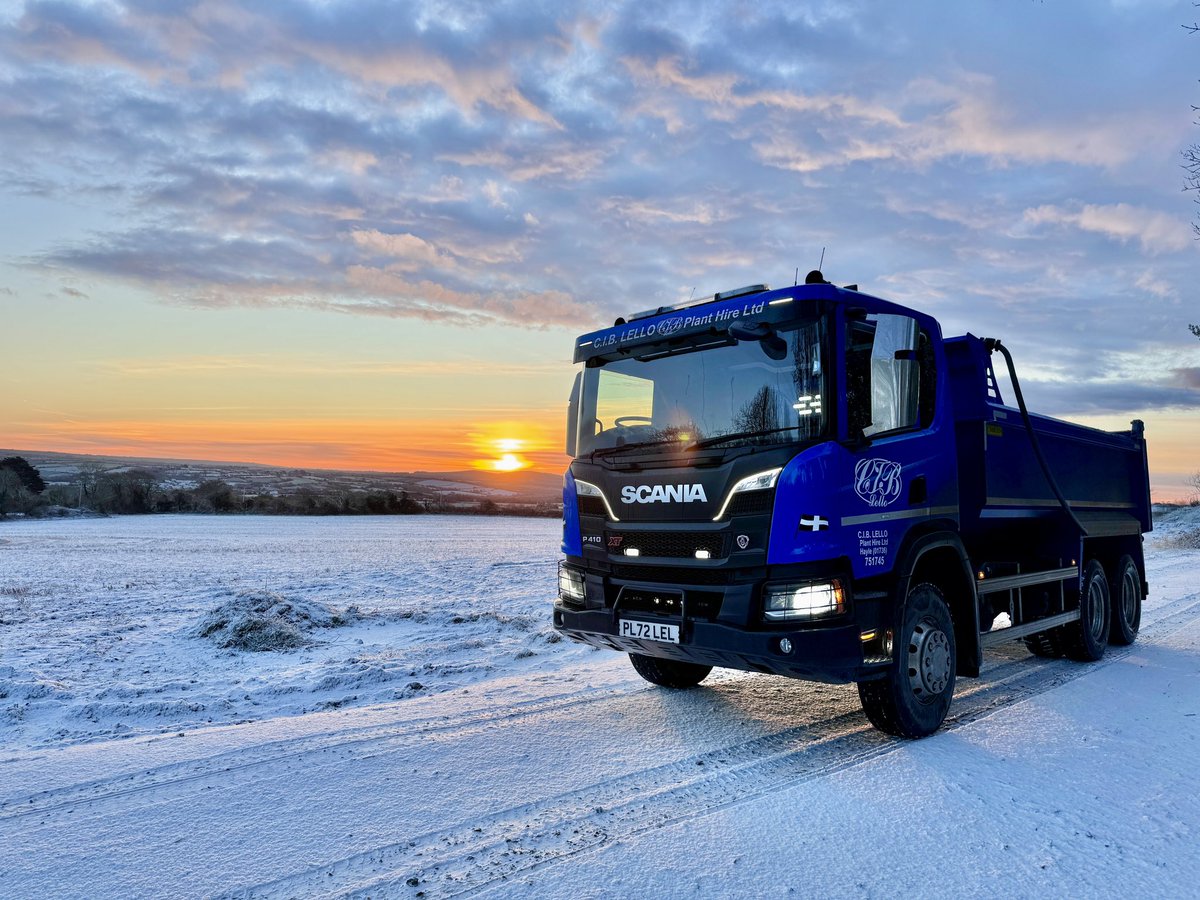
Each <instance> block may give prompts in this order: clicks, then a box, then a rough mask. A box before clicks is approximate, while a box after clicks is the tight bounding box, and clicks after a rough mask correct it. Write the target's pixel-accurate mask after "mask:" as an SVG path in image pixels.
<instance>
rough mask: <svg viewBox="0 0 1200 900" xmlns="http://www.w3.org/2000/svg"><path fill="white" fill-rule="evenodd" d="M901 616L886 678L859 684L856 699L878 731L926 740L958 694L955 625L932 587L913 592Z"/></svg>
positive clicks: (943, 602)
mask: <svg viewBox="0 0 1200 900" xmlns="http://www.w3.org/2000/svg"><path fill="white" fill-rule="evenodd" d="M900 618H901V621H900V626H899V627H898V628H897V629H896V642H895V649H894V650H893V654H892V655H893V659H892V662H891V665H890V666H889V667H888V674H887V676H886V677H884V678H881V679H879V680H877V681H860V682H859V683H858V697H859V699H860V700H861V701H862V708H863V712H865V713H866V714H867V718H868V719H869V720H870V722H871V724H872V725H874V726H875V727H876V728H878V729H879V730H880V731H885V732H887V733H888V734H894V735H896V736H897V737H905V738H919V737H925V735H927V734H933V733H934V732H935V731H937V730H938V728H939V727H940V726H941V724H942V721H943V720H944V719H945V718H946V712H947V711H948V710H949V709H950V700H951V698H952V697H953V696H954V678H955V674H956V671H957V669H956V661H955V655H956V648H955V644H954V623H953V621H952V620H951V619H950V609H949V608H948V607H947V606H946V600H945V598H943V597H942V592H941V591H940V590H938V589H937V587H935V586H934V585H932V584H919V585H917V586H916V587H915V588H913V589H912V590H911V591H909V593H908V599H907V600H906V601H905V603H904V610H903V612H902V614H901V617H900Z"/></svg>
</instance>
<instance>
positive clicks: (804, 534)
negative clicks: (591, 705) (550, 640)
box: [554, 272, 1148, 736]
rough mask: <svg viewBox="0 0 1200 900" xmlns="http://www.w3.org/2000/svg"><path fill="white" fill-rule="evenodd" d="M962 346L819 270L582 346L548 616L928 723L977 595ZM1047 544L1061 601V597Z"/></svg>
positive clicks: (648, 669) (676, 656)
mask: <svg viewBox="0 0 1200 900" xmlns="http://www.w3.org/2000/svg"><path fill="white" fill-rule="evenodd" d="M956 340H958V341H960V342H962V341H963V339H956ZM970 340H971V341H974V342H975V343H974V344H972V343H970V342H968V343H967V345H966V346H965V347H956V345H955V344H954V343H953V342H947V341H944V340H943V336H942V333H941V329H940V327H939V325H938V323H937V321H936V320H934V319H933V318H932V317H930V316H928V315H925V314H923V313H921V312H918V311H916V310H912V309H908V308H906V307H903V306H899V305H897V304H894V303H891V302H889V301H887V300H883V299H881V298H878V297H873V296H870V295H869V294H866V293H863V292H860V291H858V290H857V289H856V288H854V287H847V288H842V287H837V286H834V285H832V284H829V283H827V282H826V281H825V280H824V278H823V276H821V275H820V273H817V272H814V273H810V275H809V278H808V279H807V283H805V284H803V285H795V286H792V287H787V288H784V289H781V290H769V289H767V288H766V286H765V285H756V286H753V287H748V288H742V289H739V290H736V291H730V292H727V293H724V294H717V295H716V296H715V297H713V298H711V299H708V300H705V301H703V302H701V303H698V304H693V305H689V306H685V307H677V308H670V309H666V308H663V309H656V310H649V311H647V312H645V313H641V314H637V315H634V316H631V317H629V319H628V320H625V319H618V320H617V322H616V324H614V325H613V326H612V327H611V328H605V329H602V330H600V331H596V332H592V333H590V334H586V335H583V336H582V337H580V338H579V339H578V341H577V342H576V347H575V361H576V362H577V363H579V364H581V369H580V371H579V373H578V375H577V376H576V379H575V383H574V386H573V388H572V392H571V396H570V403H569V412H568V425H567V445H568V446H567V450H568V453H569V454H570V455H571V456H572V458H573V461H572V462H571V464H570V468H569V470H568V472H567V474H566V476H565V479H564V489H563V510H564V522H563V542H562V551H563V553H564V557H565V558H564V559H563V561H562V563H561V564H560V569H559V599H558V601H557V602H556V604H555V608H554V624H555V627H556V628H558V629H559V630H561V631H562V632H563V633H564V634H566V635H567V636H568V637H570V638H572V639H575V640H578V641H583V642H586V643H590V644H592V645H595V646H598V647H605V648H609V649H613V650H618V651H622V652H626V653H628V654H630V658H631V661H632V662H633V664H634V666H635V668H636V669H637V670H638V672H639V673H641V674H642V675H643V676H644V677H646V678H647V679H648V680H650V681H652V682H654V683H656V684H660V685H664V686H667V687H689V686H692V685H695V684H696V683H698V682H699V681H700V680H701V679H702V678H703V677H704V676H705V675H707V673H708V672H709V671H710V670H711V668H712V667H713V666H723V667H728V668H734V669H742V670H748V671H757V672H765V673H773V674H777V675H783V676H789V677H794V678H803V679H808V680H815V681H825V682H833V683H844V682H850V681H854V682H858V683H859V688H860V694H862V695H863V704H864V708H865V709H866V710H867V713H868V716H869V717H870V718H871V720H872V721H873V722H874V723H875V724H876V725H878V726H880V727H882V728H884V729H885V730H888V731H891V732H893V733H897V734H904V735H909V736H919V735H921V734H926V733H929V732H930V731H932V730H934V729H936V727H937V726H938V725H939V724H940V723H941V721H942V718H943V717H944V715H945V712H946V709H947V708H948V706H949V702H950V695H951V694H952V693H953V685H954V680H955V677H956V675H957V674H964V675H977V674H978V672H979V666H980V654H981V648H982V646H983V643H984V642H983V641H981V639H980V635H981V634H983V633H984V630H985V629H986V628H988V627H990V625H991V621H990V620H989V621H987V622H986V623H981V621H980V614H981V609H982V610H983V612H984V614H985V616H986V614H987V613H988V612H991V611H992V609H993V607H991V606H989V605H988V604H986V603H981V601H980V596H981V595H980V594H979V593H978V592H977V589H976V582H977V581H978V580H979V579H978V578H977V562H978V561H979V560H977V559H976V558H974V557H973V556H972V553H971V552H970V551H969V550H968V544H969V543H970V542H971V540H973V539H974V537H973V536H975V535H976V534H977V533H982V532H983V531H987V529H986V528H984V529H982V531H981V529H980V528H979V527H976V526H977V525H979V520H980V518H981V516H982V515H983V513H984V511H985V510H984V507H985V506H986V505H987V504H986V500H987V498H986V497H985V498H983V499H984V501H985V502H983V503H981V502H980V497H979V495H980V491H979V486H978V484H976V483H975V482H976V481H977V480H978V478H977V477H976V472H975V469H976V467H975V465H974V461H975V460H974V455H975V453H976V451H975V449H974V439H975V436H976V435H975V431H976V430H978V431H980V432H981V433H982V434H984V435H985V436H986V431H985V430H984V429H985V423H984V422H983V419H984V418H986V417H987V412H988V409H989V403H990V399H989V398H993V395H991V394H989V391H990V390H991V389H993V388H994V386H995V377H994V374H993V373H992V371H991V368H990V362H988V360H987V357H986V354H985V355H984V356H983V357H982V362H980V361H979V359H975V358H974V357H973V356H972V354H973V353H975V352H976V351H978V349H979V347H977V346H976V344H978V343H979V339H977V338H971V339H970ZM948 348H949V352H950V356H949V357H948V355H947V354H948ZM964 360H965V361H964ZM972 365H975V366H976V367H977V371H974V372H973V374H972V370H971V366H972ZM952 373H953V375H954V378H955V379H956V381H955V382H952V381H951V378H952ZM964 380H970V381H973V382H974V383H972V384H970V385H965V384H963V383H962V382H963V381H964ZM993 399H994V400H995V403H996V404H998V403H999V394H998V390H997V391H996V393H995V394H994V398H993ZM968 400H969V401H972V402H968ZM975 400H979V401H980V402H979V403H974V402H973V401H975ZM1014 412H1015V411H1014ZM975 418H978V420H979V421H978V422H977V423H975V422H974V419H975ZM964 419H967V420H971V421H972V425H970V426H968V428H967V431H964V427H963V425H964ZM1013 421H1014V422H1015V421H1016V418H1015V415H1014V419H1013ZM1050 421H1053V420H1050ZM976 424H977V425H978V428H977V429H975V430H971V429H972V428H973V426H974V425H976ZM988 424H994V423H991V422H990V421H989V423H988ZM1071 427H1073V428H1077V427H1078V426H1071ZM968 431H969V433H967V432H968ZM1089 431H1090V429H1089ZM1098 434H1106V433H1103V432H1098ZM1032 440H1036V437H1034V438H1032ZM1012 443H1014V444H1015V443H1016V442H1015V441H1014V442H1012ZM964 454H967V455H966V456H965V457H964ZM1143 460H1144V452H1143ZM964 464H965V465H966V467H967V469H969V470H970V471H969V473H968V477H967V478H966V479H964V478H962V477H960V467H961V466H963V465H964ZM980 477H983V476H980ZM964 481H966V482H967V483H966V484H964ZM964 493H965V494H966V495H967V497H966V498H965V500H966V518H967V521H964V505H963V504H964V497H963V496H962V494H964ZM984 493H985V494H986V491H984ZM1026 509H1028V510H1033V512H1034V516H1033V518H1036V519H1039V520H1042V519H1048V520H1049V521H1051V523H1052V524H1051V526H1050V527H1051V529H1052V530H1053V529H1058V528H1059V520H1060V519H1062V518H1063V517H1062V514H1061V512H1058V513H1057V514H1056V511H1055V510H1053V509H1051V508H1049V507H1036V508H1035V507H1033V506H1029V507H1021V508H1020V509H1018V510H1016V512H1017V513H1018V514H1017V515H1015V516H1014V517H1012V520H1011V521H1016V520H1017V519H1019V518H1021V516H1020V515H1019V513H1021V512H1022V510H1026ZM1001 518H1003V517H1001ZM1005 521H1008V520H1005ZM1010 524H1011V522H1010ZM1026 524H1029V523H1026ZM1147 524H1148V522H1147ZM1068 530H1069V529H1068ZM1125 531H1126V532H1128V531H1129V527H1128V526H1126V527H1125ZM992 539H993V538H980V540H982V541H984V542H985V544H986V542H987V541H989V540H992ZM1074 539H1075V543H1074V544H1072V538H1070V537H1068V538H1066V539H1065V543H1064V546H1065V547H1066V548H1067V550H1068V551H1069V550H1070V548H1071V547H1072V546H1074V547H1075V548H1076V552H1075V553H1074V554H1073V555H1074V556H1075V557H1079V556H1080V555H1081V554H1080V553H1079V552H1078V547H1079V545H1078V541H1077V539H1078V534H1076V535H1074ZM983 549H984V552H982V553H980V552H978V551H976V552H975V556H976V557H980V558H982V557H986V556H987V555H988V554H987V553H986V548H983ZM1047 553H1048V554H1049V556H1055V557H1056V559H1057V562H1058V563H1059V564H1051V565H1049V567H1048V569H1047V571H1050V570H1053V571H1056V572H1058V573H1059V576H1060V577H1059V583H1058V589H1059V592H1060V593H1061V594H1062V602H1061V603H1059V604H1058V606H1059V607H1061V609H1059V613H1060V614H1062V613H1065V612H1066V611H1067V609H1068V607H1070V606H1071V604H1072V603H1074V604H1075V605H1076V607H1078V604H1079V601H1078V599H1077V598H1074V596H1073V594H1072V591H1071V590H1070V586H1069V585H1068V586H1067V588H1066V589H1065V590H1064V589H1063V582H1066V581H1068V580H1069V579H1067V578H1065V577H1061V575H1062V571H1063V570H1065V568H1066V566H1065V564H1062V563H1063V553H1064V551H1063V550H1062V548H1060V547H1058V546H1057V545H1056V546H1055V547H1053V548H1049V549H1048V550H1047ZM1005 554H1006V555H1005V559H1004V563H1005V564H1008V563H1012V560H1011V559H1009V557H1011V556H1013V553H1012V552H1011V551H1010V550H1009V548H1007V547H1006V548H1005ZM1043 555H1046V554H1043ZM1070 555H1072V554H1071V553H1069V552H1067V553H1066V556H1070ZM1138 558H1139V559H1140V555H1139V557H1138ZM1020 562H1021V561H1017V562H1016V563H1012V564H1013V565H1016V568H1017V569H1018V570H1019V569H1020ZM997 564H998V565H999V564H1000V563H999V561H998V562H997ZM1011 569H1012V565H1009V566H1008V567H1007V568H1005V567H1004V566H1001V568H998V569H997V570H996V571H997V572H999V571H1003V572H1005V573H1010V572H1011ZM1025 571H1026V572H1028V571H1030V569H1029V564H1028V562H1026V566H1025ZM1139 577H1140V573H1139ZM1139 584H1140V585H1142V586H1143V587H1144V579H1143V580H1141V581H1140V582H1139ZM1022 587H1024V586H1018V587H1017V588H1013V589H1011V590H1010V592H1009V593H1010V594H1011V593H1012V591H1013V590H1015V591H1018V592H1019V591H1020V590H1021V589H1022ZM993 593H994V592H993ZM1139 601H1140V597H1139ZM1056 608H1057V607H1056ZM1015 612H1016V611H1015V610H1014V613H1015ZM1104 615H1105V616H1106V617H1107V616H1109V615H1110V611H1109V610H1108V609H1106V610H1105V612H1104ZM1078 619H1079V613H1078V611H1076V613H1075V620H1073V621H1077V620H1078ZM1030 621H1032V619H1031V620H1030ZM1021 624H1026V625H1027V624H1028V623H1021ZM1058 624H1059V625H1060V626H1061V625H1062V624H1063V623H1058ZM1024 633H1025V634H1033V632H1031V631H1027V632H1024ZM1106 634H1107V632H1106ZM1013 637H1014V638H1015V637H1017V635H1016V634H1014V635H1013ZM906 648H910V649H906Z"/></svg>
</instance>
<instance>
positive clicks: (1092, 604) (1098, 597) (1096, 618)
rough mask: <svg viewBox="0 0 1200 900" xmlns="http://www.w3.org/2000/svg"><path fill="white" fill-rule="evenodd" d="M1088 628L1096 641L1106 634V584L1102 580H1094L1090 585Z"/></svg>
mask: <svg viewBox="0 0 1200 900" xmlns="http://www.w3.org/2000/svg"><path fill="white" fill-rule="evenodd" d="M1088 628H1089V629H1091V632H1092V637H1093V638H1095V639H1096V640H1099V639H1100V635H1101V634H1103V632H1104V583H1103V581H1102V580H1101V579H1100V578H1093V579H1092V581H1091V583H1090V584H1089V585H1088Z"/></svg>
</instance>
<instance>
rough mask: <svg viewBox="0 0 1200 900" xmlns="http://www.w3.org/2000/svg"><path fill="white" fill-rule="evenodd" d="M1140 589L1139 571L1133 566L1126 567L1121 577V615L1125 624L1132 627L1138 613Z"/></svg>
mask: <svg viewBox="0 0 1200 900" xmlns="http://www.w3.org/2000/svg"><path fill="white" fill-rule="evenodd" d="M1138 590H1139V588H1138V583H1137V573H1136V572H1135V571H1134V569H1133V567H1132V566H1131V567H1129V568H1126V569H1125V574H1124V576H1122V578H1121V615H1122V617H1123V618H1124V619H1125V624H1126V625H1129V626H1130V627H1132V626H1133V620H1134V616H1135V615H1137V601H1138Z"/></svg>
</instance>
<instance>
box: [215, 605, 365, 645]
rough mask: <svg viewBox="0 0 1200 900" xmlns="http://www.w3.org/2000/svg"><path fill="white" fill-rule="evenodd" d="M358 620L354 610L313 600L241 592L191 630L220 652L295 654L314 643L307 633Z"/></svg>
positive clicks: (357, 613) (352, 607)
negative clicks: (272, 651)
mask: <svg viewBox="0 0 1200 900" xmlns="http://www.w3.org/2000/svg"><path fill="white" fill-rule="evenodd" d="M358 617H359V611H358V608H357V607H354V606H351V607H349V608H347V609H346V610H345V611H344V612H340V613H339V612H336V611H334V610H333V609H330V608H329V607H328V606H326V605H325V604H323V603H318V602H316V601H315V600H298V599H293V598H289V597H285V596H283V595H282V594H277V593H274V592H272V591H243V592H242V593H239V594H235V595H234V596H233V597H231V598H229V599H228V600H226V601H224V602H223V603H220V604H218V605H217V606H216V607H214V608H213V609H212V610H210V611H209V612H208V614H207V615H205V617H204V618H203V619H202V620H201V621H200V624H199V625H197V626H196V628H195V634H196V636H197V637H202V638H206V639H208V640H210V641H212V642H213V643H214V644H216V645H217V646H218V647H220V648H221V649H222V650H249V651H253V652H262V651H270V650H295V649H298V648H300V647H307V646H308V645H310V644H312V643H314V641H313V638H312V637H311V632H313V631H314V630H315V629H318V628H337V627H338V626H340V625H346V624H349V623H350V622H352V621H354V620H355V619H357V618H358Z"/></svg>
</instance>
